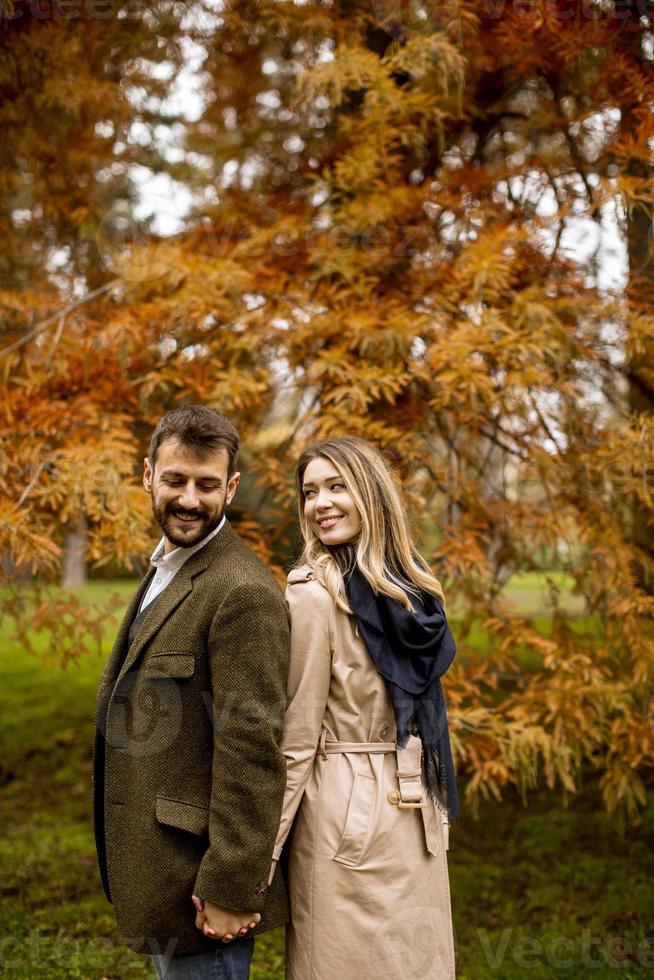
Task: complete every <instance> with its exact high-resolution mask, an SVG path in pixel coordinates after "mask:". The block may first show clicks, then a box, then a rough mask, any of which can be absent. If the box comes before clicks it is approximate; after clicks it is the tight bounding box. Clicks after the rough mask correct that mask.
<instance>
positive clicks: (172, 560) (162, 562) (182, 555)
mask: <svg viewBox="0 0 654 980" xmlns="http://www.w3.org/2000/svg"><path fill="white" fill-rule="evenodd" d="M224 523H225V515H224V514H223V517H222V520H221V522H220V524H219V525H218V527H215V528H214V529H213V531H211V532H210V533H209V534H207V535H206V537H204V538H202V540H201V541H198V543H197V544H194V545H192V546H191V547H190V548H175V549H174V551H169V552H168V554H165V553H164V548H165V546H166V538H165V537H163V538H162V539H161V541H160V542H159V544H158V545H157V547H156V548H155V549H154V551H153V552H152V555H151V556H150V563H151V564H152V565H154V567H155V568H159V567H160V566H163V568H167V569H169V570H170V571H171V572H173V571H177V570H178V569H179V568H181V567H182V565H183V564H184V562H185V561H186V560H187V558H190V557H191V555H194V554H195V552H196V551H199V550H200V548H204V546H205V544H208V543H209V541H211V539H212V538H215V537H216V535H217V534H218V532H219V531H220V530H221V529H222V526H223V524H224Z"/></svg>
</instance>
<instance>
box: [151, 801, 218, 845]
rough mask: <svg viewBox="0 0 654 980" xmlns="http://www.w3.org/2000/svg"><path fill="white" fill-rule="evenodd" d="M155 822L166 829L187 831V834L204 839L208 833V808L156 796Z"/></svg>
mask: <svg viewBox="0 0 654 980" xmlns="http://www.w3.org/2000/svg"><path fill="white" fill-rule="evenodd" d="M156 813H157V820H158V822H159V823H163V824H165V825H166V826H167V827H176V828H177V829H178V830H187V831H188V832H189V834H197V835H198V837H205V836H207V835H208V833H209V807H206V806H202V805H201V804H199V803H184V802H183V801H182V800H172V799H170V797H168V796H158V797H157V805H156Z"/></svg>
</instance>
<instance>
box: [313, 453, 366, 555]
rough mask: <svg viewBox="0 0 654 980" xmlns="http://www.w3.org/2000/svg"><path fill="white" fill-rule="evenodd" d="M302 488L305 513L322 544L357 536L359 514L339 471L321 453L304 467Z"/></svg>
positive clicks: (347, 539) (331, 543)
mask: <svg viewBox="0 0 654 980" xmlns="http://www.w3.org/2000/svg"><path fill="white" fill-rule="evenodd" d="M302 491H303V493H304V516H305V517H306V519H307V521H308V522H309V524H310V525H311V527H312V528H313V530H314V531H315V533H316V534H317V535H318V537H319V538H320V540H321V541H322V543H323V544H325V545H328V546H329V547H334V546H336V545H339V544H347V542H349V541H354V539H355V538H357V537H358V536H359V534H360V532H361V514H360V513H359V511H358V509H357V507H356V505H355V503H354V501H353V500H352V497H351V496H350V494H349V493H348V492H347V490H346V488H345V484H344V483H343V478H342V476H341V474H340V473H339V472H338V470H337V469H336V467H335V466H334V464H333V463H331V462H330V461H329V460H328V459H325V457H324V456H317V457H316V459H312V460H311V462H310V463H309V465H308V466H307V468H306V470H305V471H304V478H303V480H302Z"/></svg>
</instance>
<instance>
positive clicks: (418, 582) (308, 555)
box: [296, 436, 445, 612]
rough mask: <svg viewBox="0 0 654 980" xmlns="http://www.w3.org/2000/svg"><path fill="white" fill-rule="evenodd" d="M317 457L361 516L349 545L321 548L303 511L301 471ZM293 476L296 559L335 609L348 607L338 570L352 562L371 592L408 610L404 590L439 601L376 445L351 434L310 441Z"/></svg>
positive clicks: (437, 588)
mask: <svg viewBox="0 0 654 980" xmlns="http://www.w3.org/2000/svg"><path fill="white" fill-rule="evenodd" d="M319 457H323V458H324V459H328V460H329V462H330V463H332V464H333V465H334V466H335V468H336V469H337V470H338V472H339V474H340V475H341V477H342V480H343V483H344V485H345V488H346V489H347V491H348V493H349V494H350V496H351V497H352V500H353V501H354V503H355V505H356V508H357V510H358V511H359V514H360V515H361V533H360V534H359V537H358V538H357V540H356V542H352V544H349V545H342V546H340V547H336V548H329V547H327V546H326V545H324V544H323V543H322V541H321V540H320V538H319V537H318V536H317V534H316V533H315V532H314V530H313V528H312V527H311V525H310V524H309V521H308V520H307V519H306V517H305V516H304V491H303V489H302V484H303V481H304V473H305V470H306V468H307V466H308V465H309V463H310V462H311V461H312V460H314V459H318V458H319ZM296 479H297V492H298V502H299V516H300V528H301V530H302V537H303V539H304V548H303V550H302V554H301V556H300V560H299V563H300V564H301V565H304V564H306V565H309V566H310V567H311V569H312V571H313V572H314V574H315V576H316V578H317V579H318V581H319V582H321V583H322V584H323V585H324V586H325V587H326V589H327V590H328V591H329V593H330V595H331V596H332V598H333V599H334V601H335V602H336V604H337V605H338V606H340V607H341V609H343V610H345V611H346V612H349V611H350V608H349V605H348V602H347V596H346V593H345V584H344V581H343V573H344V572H345V571H346V570H347V569H348V567H349V566H350V565H351V564H352V563H353V562H356V564H357V565H358V566H359V568H360V570H361V572H362V573H363V575H364V576H365V578H366V579H367V580H368V582H369V584H370V585H371V587H372V589H373V590H374V592H375V593H376V594H377V593H380V592H381V593H383V594H384V595H388V596H391V597H392V598H393V599H397V600H399V602H401V603H402V605H403V606H405V607H406V608H407V609H410V610H413V606H412V604H411V600H410V595H412V594H413V595H414V596H417V595H418V594H419V592H420V590H423V591H425V592H429V593H431V594H432V595H435V596H437V597H438V598H439V599H440V600H441V602H442V603H443V605H445V597H444V595H443V590H442V588H441V586H440V583H439V582H438V580H437V579H436V578H434V576H433V575H432V573H431V571H430V568H429V565H428V564H427V562H426V561H425V560H424V558H423V557H422V556H421V555H420V553H419V551H418V549H417V548H416V546H415V545H414V543H413V541H412V539H411V536H410V533H409V530H408V526H407V518H406V513H405V509H404V504H403V502H402V494H401V491H400V488H399V485H398V482H397V480H396V478H395V475H394V474H393V472H392V470H391V469H390V467H389V466H388V465H387V463H386V461H385V460H384V457H383V456H382V454H381V452H380V451H379V450H378V449H376V448H375V447H374V446H371V445H370V443H368V442H366V441H365V440H364V439H358V438H357V437H356V436H344V437H343V438H341V439H330V440H328V441H326V442H319V443H316V445H314V446H311V447H309V449H306V450H305V451H304V452H303V453H302V455H301V456H300V458H299V460H298V464H297V471H296Z"/></svg>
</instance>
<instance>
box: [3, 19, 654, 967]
mask: <svg viewBox="0 0 654 980" xmlns="http://www.w3.org/2000/svg"><path fill="white" fill-rule="evenodd" d="M653 24H654V3H653V2H651V0H615V2H614V0H585V2H583V3H577V2H572V0H570V2H568V0H533V2H529V0H524V2H523V0H520V2H518V0H427V2H411V0H295V2H292V0H224V2H220V0H214V2H209V0H187V2H185V3H180V2H168V0H160V2H154V0H143V2H141V0H128V2H122V0H58V2H55V0H14V2H12V0H0V139H1V154H0V385H1V389H0V569H1V574H2V582H1V587H0V611H1V613H2V625H1V627H0V637H1V639H2V642H1V644H0V683H1V689H2V700H3V710H2V716H1V720H0V738H1V750H2V756H1V769H0V784H1V785H0V813H1V815H2V834H1V835H0V860H1V862H2V879H1V881H2V884H1V890H2V894H1V904H0V921H1V924H2V939H0V975H2V976H7V977H12V978H21V980H23V978H36V977H38V978H41V977H43V978H63V977H80V978H97V980H100V978H106V980H120V978H132V977H137V978H138V977H147V976H152V975H153V974H152V970H151V967H150V963H149V960H147V959H146V958H144V957H138V956H136V955H134V954H131V953H129V952H128V951H127V950H126V949H125V948H124V947H123V946H121V944H120V941H119V938H118V935H117V933H116V931H115V927H114V920H113V915H112V911H111V908H110V906H109V905H108V904H107V903H106V902H105V900H104V898H103V896H102V892H101V887H100V881H99V877H98V873H97V870H96V865H95V855H94V849H93V843H92V828H91V804H90V800H91V783H90V774H91V745H92V735H93V723H94V722H93V713H94V698H95V689H96V685H97V680H98V677H99V674H100V671H101V669H102V666H103V664H104V660H105V659H106V656H107V654H108V650H109V649H110V646H111V642H112V639H113V636H114V634H115V631H116V627H117V622H118V619H119V617H120V613H121V610H122V608H123V606H124V604H125V602H126V600H127V597H128V596H129V595H130V593H131V591H132V590H133V589H134V587H135V584H136V582H137V580H138V577H139V576H140V575H141V574H142V573H143V571H144V570H145V568H146V567H147V560H148V557H149V555H150V553H151V551H152V549H153V547H154V545H155V543H156V541H157V534H156V529H155V528H154V527H153V525H152V521H151V515H150V506H149V500H148V498H147V496H146V494H145V493H144V491H143V489H142V486H141V484H140V473H141V470H142V460H143V456H144V454H145V452H146V448H147V444H148V440H149V435H150V432H151V430H152V428H153V426H154V424H155V422H156V420H157V418H158V417H159V416H160V415H161V414H162V413H163V412H164V411H166V410H168V409H170V408H172V407H174V406H176V405H179V404H181V403H184V402H200V403H203V404H208V405H213V406H215V407H216V408H219V409H220V410H221V411H223V412H225V413H226V414H227V415H229V416H230V418H232V419H233V420H234V422H235V423H236V424H237V426H238V428H239V430H240V432H241V436H242V444H243V450H242V459H241V469H242V471H243V473H244V477H243V481H242V484H241V487H240V489H239V492H238V495H237V498H236V501H235V506H234V507H233V508H232V513H231V517H232V520H233V523H234V525H235V526H236V528H237V530H238V531H239V533H241V534H242V535H243V536H244V537H245V538H246V539H247V540H248V542H249V543H250V544H251V545H252V546H253V547H254V548H255V549H256V550H257V552H258V553H259V554H260V555H261V556H262V558H263V559H264V560H265V561H266V562H267V563H268V564H269V565H270V566H271V567H272V568H273V570H274V571H275V573H276V574H277V575H278V577H279V580H280V583H281V582H283V579H284V574H285V570H286V569H288V567H289V566H290V564H291V563H292V562H293V560H294V557H295V555H296V546H297V527H296V519H295V501H294V497H293V469H294V463H295V460H296V459H297V457H298V455H299V452H300V451H301V450H302V448H304V447H305V446H306V445H307V444H308V443H309V442H311V441H313V440H316V439H319V438H322V437H325V436H327V435H340V434H344V433H354V434H357V435H360V436H363V437H365V438H368V439H370V440H371V441H373V442H374V443H375V444H377V445H379V446H380V447H382V448H383V449H384V450H385V451H386V452H387V453H388V455H389V458H390V459H391V460H392V461H393V464H394V465H395V467H396V469H397V472H398V474H399V475H400V477H401V479H402V480H403V482H404V485H405V487H406V490H407V494H408V499H409V504H410V509H411V520H412V523H413V526H414V529H415V533H416V535H417V538H418V540H419V543H420V547H421V550H422V553H423V554H424V555H425V557H427V558H428V560H429V561H430V562H431V563H432V566H433V568H434V571H435V574H436V575H437V576H438V577H439V579H440V580H441V582H442V584H443V587H444V589H445V594H446V597H447V601H448V611H449V616H450V620H451V623H452V627H453V630H454V633H455V636H456V638H457V642H458V655H457V658H456V660H455V662H454V665H453V666H452V668H451V669H450V671H449V672H448V674H447V675H446V677H445V679H444V689H445V693H446V698H447V702H448V710H449V716H450V730H451V735H452V740H453V747H454V752H455V760H456V765H457V771H458V778H459V788H460V794H461V809H462V817H461V820H460V821H459V822H458V823H457V824H455V825H453V826H452V828H451V831H450V851H449V866H450V885H451V892H452V905H453V914H454V927H455V939H456V946H457V963H458V974H459V976H460V977H461V978H462V980H477V978H486V977H497V978H502V980H514V978H515V980H518V978H520V980H522V978H524V977H530V978H534V980H536V978H549V977H557V978H558V977H584V976H592V977H601V978H606V977H613V976H621V977H625V978H628V977H639V976H641V975H643V974H644V973H646V972H647V971H652V970H654V915H653V912H654V889H653V888H652V875H653V872H654V859H653V858H652V853H653V848H652V842H653V836H654V795H653V791H652V788H653V778H652V777H653V766H654V751H653V749H654V727H653V720H654V710H653V706H652V678H653V675H654V594H653V593H654V498H653V489H654V356H653V355H654V225H653V214H654V210H653V208H654V85H653V80H654V79H653V67H652V66H653V62H654V33H653V31H654V27H653ZM416 901H417V902H418V903H419V896H416ZM390 914H391V910H389V915H390ZM396 941H397V943H398V944H399V945H400V946H401V948H402V949H403V950H404V951H405V952H406V957H407V960H406V961H407V962H408V963H409V962H410V957H411V951H412V950H418V951H419V950H420V936H419V935H414V934H412V927H411V925H410V924H406V923H404V924H402V926H401V928H399V927H398V929H397V933H396ZM412 969H413V967H412ZM415 969H416V970H418V973H417V972H415V970H414V972H413V973H411V974H410V975H411V977H412V978H413V977H414V976H418V975H419V968H418V967H417V966H416V967H415ZM252 975H253V978H254V980H260V978H263V977H267V978H277V980H279V978H281V977H283V933H282V932H280V931H277V932H274V933H272V934H269V935H267V936H265V937H263V938H262V939H261V940H260V941H259V943H258V946H257V953H256V957H255V964H254V967H253V974H252ZM407 976H409V974H407ZM307 980H308V978H307ZM344 980H349V978H344ZM389 980H391V978H389ZM392 980H403V978H392Z"/></svg>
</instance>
